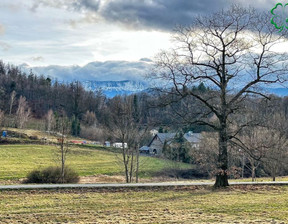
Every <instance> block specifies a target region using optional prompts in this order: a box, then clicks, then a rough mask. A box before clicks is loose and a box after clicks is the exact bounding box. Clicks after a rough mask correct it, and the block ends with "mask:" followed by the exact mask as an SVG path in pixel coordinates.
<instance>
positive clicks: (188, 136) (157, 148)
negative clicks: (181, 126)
mask: <svg viewBox="0 0 288 224" xmlns="http://www.w3.org/2000/svg"><path fill="white" fill-rule="evenodd" d="M175 136H176V133H158V134H156V135H155V136H154V137H153V138H152V140H151V142H150V143H149V144H148V146H147V147H149V153H150V154H154V155H160V154H161V153H162V150H163V147H164V144H165V142H166V144H168V145H169V144H170V143H171V142H172V141H173V139H174V138H175ZM183 137H184V138H185V140H186V141H187V142H189V143H190V145H191V147H192V148H195V149H198V148H199V146H200V141H201V138H202V135H201V133H193V132H192V131H189V132H187V133H185V134H184V136H183Z"/></svg>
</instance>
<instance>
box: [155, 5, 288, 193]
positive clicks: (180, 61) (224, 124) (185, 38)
mask: <svg viewBox="0 0 288 224" xmlns="http://www.w3.org/2000/svg"><path fill="white" fill-rule="evenodd" d="M268 21H269V17H268V16H267V15H264V14H259V13H257V12H256V11H254V10H252V9H243V8H240V7H238V6H232V7H231V8H230V9H229V10H227V11H224V10H222V11H221V12H219V13H215V14H213V15H210V16H202V17H198V18H196V19H195V20H194V22H193V23H192V25H191V26H189V27H178V28H177V29H176V33H175V36H174V40H175V48H174V49H173V50H171V51H170V52H165V51H164V52H162V53H160V54H159V55H158V58H157V62H156V64H157V66H156V69H155V72H154V73H152V74H151V77H154V78H156V79H161V80H162V82H163V81H167V85H168V86H169V85H170V86H171V84H172V85H173V89H172V91H168V90H167V89H165V91H166V95H173V97H172V101H170V104H171V102H179V101H183V100H184V99H190V100H192V101H197V102H199V103H200V104H201V105H202V106H204V107H205V108H206V110H205V111H201V113H198V114H193V108H192V110H191V108H190V110H184V111H183V110H181V109H178V110H175V114H178V115H179V116H180V117H181V118H182V119H183V120H184V121H185V122H186V123H188V124H192V123H194V124H201V125H207V126H209V127H211V128H212V129H214V130H215V131H217V132H218V133H219V138H218V147H219V152H218V161H217V167H218V171H217V173H216V182H215V185H214V186H215V187H224V186H228V185H229V184H228V168H229V167H228V144H229V142H233V144H238V145H241V142H240V139H237V134H238V133H239V132H240V131H241V129H242V128H243V127H245V126H246V125H248V124H249V122H248V123H243V124H241V125H239V126H238V129H237V130H231V129H230V124H231V123H232V122H233V120H232V115H234V114H237V113H243V110H244V109H245V108H244V107H243V106H244V105H243V102H244V101H245V99H246V98H247V97H249V96H257V97H267V96H266V95H265V94H264V93H263V92H262V91H260V89H259V87H261V85H263V84H271V83H277V82H282V81H284V74H285V73H286V72H287V54H285V53H281V52H276V50H277V48H276V47H277V46H281V44H282V43H283V42H287V40H286V39H285V36H284V35H285V32H282V33H279V32H275V30H274V28H273V26H271V25H270V24H269V22H268ZM199 82H203V83H204V84H205V85H206V86H210V87H211V90H210V91H208V92H209V94H208V93H206V94H205V93H203V92H201V91H195V90H194V89H193V88H192V87H193V86H195V85H197V84H199ZM162 91H163V90H162ZM184 102H185V101H184ZM184 106H185V105H183V107H184ZM180 112H182V113H180ZM210 117H215V118H216V121H213V122H211V121H210V120H209V119H208V118H210ZM239 147H240V146H239Z"/></svg>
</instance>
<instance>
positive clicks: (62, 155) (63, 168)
mask: <svg viewBox="0 0 288 224" xmlns="http://www.w3.org/2000/svg"><path fill="white" fill-rule="evenodd" d="M64 176H65V155H64V136H63V134H62V137H61V183H62V184H63V183H64Z"/></svg>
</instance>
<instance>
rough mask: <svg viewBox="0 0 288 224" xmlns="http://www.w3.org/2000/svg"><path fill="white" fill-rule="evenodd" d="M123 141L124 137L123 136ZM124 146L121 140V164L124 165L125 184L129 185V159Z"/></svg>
mask: <svg viewBox="0 0 288 224" xmlns="http://www.w3.org/2000/svg"><path fill="white" fill-rule="evenodd" d="M123 139H124V135H123ZM124 146H125V145H124V140H122V156H123V163H124V168H125V178H126V183H129V170H128V163H129V157H128V155H127V152H126V150H125V147H124ZM126 157H128V158H126Z"/></svg>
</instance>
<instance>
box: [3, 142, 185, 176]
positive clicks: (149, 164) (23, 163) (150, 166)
mask: <svg viewBox="0 0 288 224" xmlns="http://www.w3.org/2000/svg"><path fill="white" fill-rule="evenodd" d="M56 151H57V147H56V146H54V145H0V161H1V166H0V180H9V179H19V178H24V177H26V175H27V173H28V172H29V171H31V170H33V169H37V168H44V167H47V166H51V165H56V164H59V161H57V158H60V157H59V156H57V155H56V153H55V152H56ZM66 163H67V165H68V166H70V167H72V168H74V169H75V171H76V172H78V173H79V175H80V176H89V175H99V174H106V175H120V174H123V165H122V163H121V157H120V154H117V153H113V152H109V151H104V150H95V148H84V147H77V146H74V147H71V150H70V152H69V154H68V155H67V162H66ZM173 166H174V164H173V163H172V162H168V161H166V160H162V159H157V158H152V157H141V158H140V176H141V177H151V175H153V173H155V172H158V171H160V170H162V169H165V168H171V167H173ZM181 166H182V168H189V167H190V166H189V165H185V164H181Z"/></svg>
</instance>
